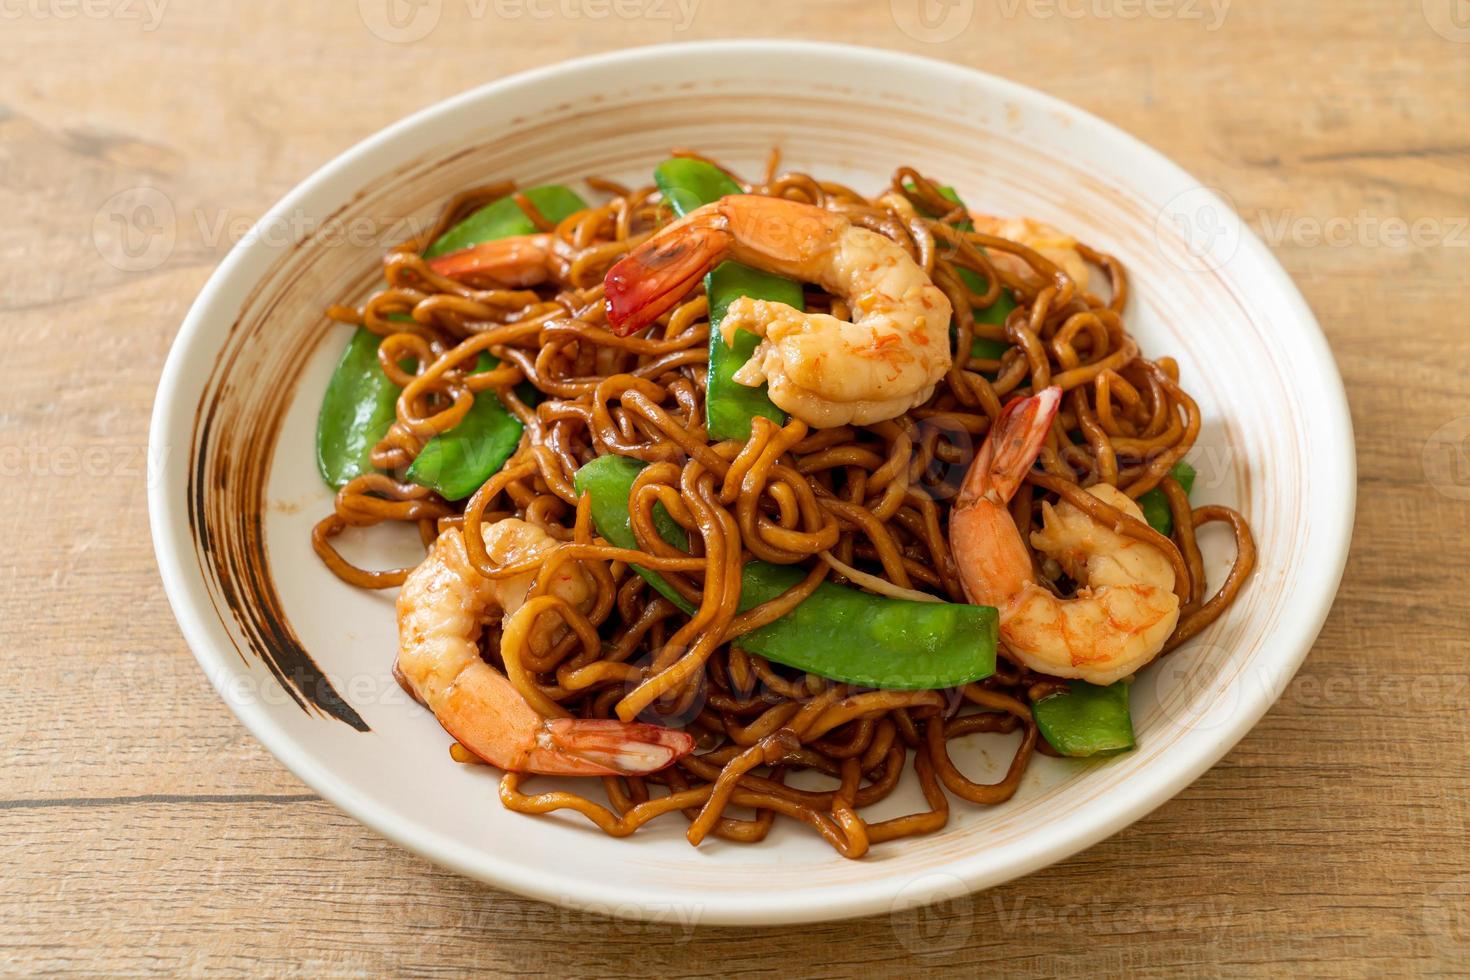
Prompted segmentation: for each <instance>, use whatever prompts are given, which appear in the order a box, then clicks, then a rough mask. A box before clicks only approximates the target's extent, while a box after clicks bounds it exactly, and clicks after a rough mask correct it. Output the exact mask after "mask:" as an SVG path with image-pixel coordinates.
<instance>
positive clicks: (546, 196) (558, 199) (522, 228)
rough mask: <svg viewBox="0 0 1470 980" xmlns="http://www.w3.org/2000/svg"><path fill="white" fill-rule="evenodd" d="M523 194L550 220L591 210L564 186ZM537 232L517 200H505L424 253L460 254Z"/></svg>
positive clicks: (426, 255)
mask: <svg viewBox="0 0 1470 980" xmlns="http://www.w3.org/2000/svg"><path fill="white" fill-rule="evenodd" d="M522 193H523V194H525V195H526V197H528V198H530V200H531V203H532V204H534V205H536V209H537V210H538V211H540V212H541V213H542V214H544V215H545V216H546V218H547V220H549V221H561V220H562V219H563V218H565V217H567V216H569V215H573V214H576V213H577V212H578V211H581V210H582V209H583V208H585V207H587V202H586V201H584V200H582V199H581V198H580V197H578V196H577V193H576V191H573V190H572V189H571V188H568V187H563V186H561V185H560V184H547V185H545V186H543V187H532V188H530V189H528V190H525V191H522ZM537 230H538V229H537V228H536V226H535V224H533V223H532V222H531V219H530V218H528V217H526V212H524V211H522V210H521V206H520V205H519V204H517V203H516V199H515V198H514V197H502V198H500V199H499V200H498V201H494V202H492V203H490V204H487V205H485V206H484V207H483V208H480V209H479V210H478V211H476V212H474V213H473V214H471V215H470V216H469V217H467V218H465V219H464V220H463V221H461V222H460V223H459V224H457V225H455V226H454V227H453V228H451V229H449V230H448V231H446V232H445V233H444V234H442V235H440V236H439V238H438V239H436V240H435V242H434V244H432V245H430V246H429V248H428V250H427V251H425V252H424V258H426V259H432V258H436V257H438V256H440V255H444V254H445V253H447V252H457V251H459V250H460V249H462V248H470V247H471V246H474V245H478V244H480V243H481V242H488V241H492V240H493V239H496V238H510V237H511V236H512V235H532V234H535V233H536V231H537Z"/></svg>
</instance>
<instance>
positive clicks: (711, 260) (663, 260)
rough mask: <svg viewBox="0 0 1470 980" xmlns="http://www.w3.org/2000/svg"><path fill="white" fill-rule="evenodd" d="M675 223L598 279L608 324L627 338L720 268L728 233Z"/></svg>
mask: <svg viewBox="0 0 1470 980" xmlns="http://www.w3.org/2000/svg"><path fill="white" fill-rule="evenodd" d="M686 221H687V219H686V220H681V221H678V222H675V223H674V224H672V225H669V227H667V228H665V229H664V230H663V231H662V232H660V233H659V234H658V235H656V236H654V237H653V238H650V239H649V240H648V241H646V242H644V243H643V244H642V245H639V246H638V247H637V248H635V249H633V251H631V252H629V253H628V254H627V255H625V256H623V257H622V258H621V259H619V260H618V261H617V263H616V264H614V265H613V267H612V268H611V269H609V270H608V271H607V276H606V277H605V278H604V280H603V290H604V295H605V297H606V299H607V320H608V323H609V324H610V325H611V326H612V329H613V332H614V333H616V334H617V335H618V336H620V337H626V336H628V335H629V334H631V333H634V332H635V331H637V330H640V329H642V328H643V327H646V326H648V325H649V324H650V323H652V322H653V321H655V320H657V319H658V318H659V317H661V316H663V315H664V314H665V313H667V312H668V311H669V310H670V309H672V308H673V307H674V305H675V304H677V303H678V302H679V300H681V299H683V298H684V297H685V295H687V294H688V292H689V291H690V290H691V289H693V288H694V287H695V285H696V284H697V283H698V282H699V280H700V279H702V278H703V277H704V274H705V273H707V272H709V271H710V270H711V269H713V268H714V267H715V266H716V265H719V263H720V259H721V257H722V256H724V254H725V253H726V252H727V251H728V250H729V247H730V235H729V233H728V232H726V231H724V230H723V229H721V228H718V227H712V226H710V225H709V224H704V223H692V222H691V223H686Z"/></svg>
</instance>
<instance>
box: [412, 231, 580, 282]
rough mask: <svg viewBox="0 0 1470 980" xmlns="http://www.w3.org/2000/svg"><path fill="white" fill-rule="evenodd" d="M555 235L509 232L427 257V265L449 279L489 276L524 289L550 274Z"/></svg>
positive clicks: (491, 279) (496, 280)
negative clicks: (454, 250) (504, 236)
mask: <svg viewBox="0 0 1470 980" xmlns="http://www.w3.org/2000/svg"><path fill="white" fill-rule="evenodd" d="M554 239H555V236H554V235H549V234H535V235H512V236H510V237H509V238H495V239H492V240H490V241H488V242H481V243H480V244H478V245H471V246H470V247H469V248H462V249H460V250H459V251H457V252H446V253H445V254H443V255H440V256H437V257H435V258H432V259H429V268H430V269H432V270H434V271H435V272H437V273H439V275H441V276H447V277H448V278H450V279H466V278H471V277H473V278H475V279H482V278H483V279H489V280H490V281H492V282H494V283H495V284H496V285H498V286H505V287H508V288H512V289H524V288H526V287H528V286H539V285H541V284H542V283H543V282H545V281H546V280H547V279H548V278H549V277H550V270H549V268H548V266H549V264H550V262H551V260H552V258H553V257H554V254H555V241H554Z"/></svg>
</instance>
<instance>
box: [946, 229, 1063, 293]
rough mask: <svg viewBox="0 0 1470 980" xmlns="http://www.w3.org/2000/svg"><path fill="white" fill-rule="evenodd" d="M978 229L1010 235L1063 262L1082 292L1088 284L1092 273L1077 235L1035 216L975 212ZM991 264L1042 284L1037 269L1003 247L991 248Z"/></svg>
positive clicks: (998, 235)
mask: <svg viewBox="0 0 1470 980" xmlns="http://www.w3.org/2000/svg"><path fill="white" fill-rule="evenodd" d="M970 220H971V221H972V222H974V224H975V230H976V231H978V232H982V233H984V234H986V235H994V236H995V237H997V238H1008V239H1010V240H1011V241H1013V242H1019V243H1020V244H1022V245H1025V246H1026V247H1027V248H1030V249H1033V250H1035V251H1037V252H1040V253H1041V254H1042V255H1043V256H1045V257H1046V258H1048V259H1051V261H1052V262H1053V263H1055V264H1056V265H1058V266H1061V269H1062V271H1063V272H1065V273H1066V274H1067V275H1068V276H1070V277H1071V279H1072V281H1073V282H1075V283H1076V284H1077V289H1078V291H1079V292H1080V291H1081V290H1084V289H1086V288H1087V280H1088V277H1089V274H1088V271H1087V262H1086V260H1084V259H1083V258H1082V253H1081V252H1079V251H1077V239H1075V238H1073V237H1072V236H1071V235H1068V234H1067V233H1066V232H1063V231H1059V230H1057V229H1056V228H1054V227H1052V226H1051V225H1049V224H1046V223H1045V222H1043V221H1037V220H1035V219H1034V218H996V217H993V216H991V215H988V214H971V215H970ZM989 255H990V261H991V264H992V265H994V266H995V267H996V268H998V269H1001V270H1003V271H1007V272H1011V273H1013V274H1014V275H1015V276H1016V277H1017V278H1018V279H1020V280H1021V281H1022V282H1029V283H1032V284H1033V285H1041V280H1040V277H1038V276H1037V275H1036V272H1035V270H1033V269H1032V268H1031V266H1029V265H1027V264H1026V262H1025V261H1024V260H1023V259H1021V258H1020V257H1019V256H1015V255H1010V254H1008V253H1006V252H1002V251H1000V250H999V249H994V248H992V249H990V250H989Z"/></svg>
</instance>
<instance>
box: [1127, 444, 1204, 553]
mask: <svg viewBox="0 0 1470 980" xmlns="http://www.w3.org/2000/svg"><path fill="white" fill-rule="evenodd" d="M1169 475H1170V476H1172V477H1173V478H1174V479H1175V480H1177V481H1179V485H1180V486H1181V487H1183V488H1184V492H1185V493H1186V494H1188V493H1189V492H1191V491H1192V490H1194V478H1195V477H1196V476H1197V475H1198V474H1197V473H1196V472H1195V468H1194V467H1193V466H1190V465H1189V464H1188V463H1186V462H1184V461H1183V460H1180V461H1179V462H1178V463H1175V464H1174V468H1173V469H1172V470H1170V471H1169ZM1138 507H1139V509H1140V510H1142V511H1143V517H1144V520H1146V521H1148V523H1149V526H1150V527H1152V528H1153V529H1154V530H1155V531H1158V532H1159V533H1160V534H1162V535H1163V536H1164V537H1166V538H1169V537H1173V536H1174V512H1173V511H1172V510H1170V509H1169V498H1168V497H1166V496H1164V491H1163V490H1161V489H1159V488H1158V487H1154V488H1153V489H1152V490H1150V491H1149V492H1148V493H1146V494H1144V495H1143V496H1141V497H1139V498H1138Z"/></svg>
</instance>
